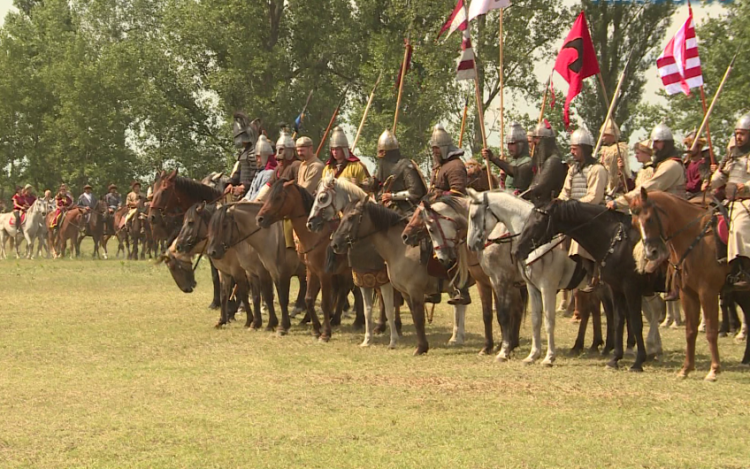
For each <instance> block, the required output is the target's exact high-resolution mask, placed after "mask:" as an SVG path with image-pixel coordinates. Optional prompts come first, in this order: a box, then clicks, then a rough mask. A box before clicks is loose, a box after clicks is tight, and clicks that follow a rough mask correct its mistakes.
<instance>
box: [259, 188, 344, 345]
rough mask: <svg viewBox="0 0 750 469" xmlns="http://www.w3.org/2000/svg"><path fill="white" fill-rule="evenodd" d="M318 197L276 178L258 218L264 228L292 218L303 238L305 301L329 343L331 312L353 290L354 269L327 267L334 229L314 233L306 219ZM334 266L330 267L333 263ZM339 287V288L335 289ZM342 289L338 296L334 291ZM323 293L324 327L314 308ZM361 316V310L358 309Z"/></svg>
mask: <svg viewBox="0 0 750 469" xmlns="http://www.w3.org/2000/svg"><path fill="white" fill-rule="evenodd" d="M313 202H314V199H313V196H312V195H310V193H309V192H307V190H305V189H304V188H302V187H300V186H298V185H297V184H296V182H294V181H288V180H285V179H280V180H278V181H276V182H275V183H274V184H273V186H272V187H271V190H270V191H269V193H268V194H267V196H266V199H265V201H264V202H263V206H262V208H261V209H260V211H259V212H258V215H257V217H256V221H257V223H258V225H259V226H261V227H262V228H269V227H270V226H271V225H273V224H274V223H276V222H279V221H281V220H283V219H285V218H288V219H291V221H292V226H293V228H294V233H295V234H296V236H297V238H298V240H299V251H300V256H302V257H303V258H304V262H305V265H307V294H306V295H305V303H306V305H307V308H306V309H307V310H308V311H310V315H311V318H310V319H311V320H312V323H313V335H314V336H315V337H318V338H319V339H320V340H321V341H323V342H327V341H328V340H330V338H331V325H332V324H331V322H332V321H331V315H332V314H331V313H332V310H333V306H334V304H336V305H338V306H337V307H338V310H337V316H340V309H341V308H342V306H343V300H344V298H345V296H346V294H347V293H348V292H349V291H350V290H351V286H352V277H351V269H350V268H349V266H348V265H347V263H346V262H333V264H335V266H334V267H333V269H327V268H326V265H327V264H328V262H327V261H328V259H327V257H328V244H329V242H328V240H329V237H330V234H331V229H330V228H328V229H325V230H323V231H321V232H318V233H313V232H312V231H310V230H309V229H307V226H306V219H307V216H308V214H309V213H310V210H311V209H312V205H313ZM329 267H330V266H329ZM334 287H338V288H334ZM335 290H338V295H336V296H337V298H334V292H335ZM319 291H320V292H321V301H320V303H321V309H322V310H323V329H322V331H321V323H320V320H319V319H318V314H317V312H316V311H315V309H314V302H315V298H316V297H317V296H318V292H319ZM358 315H359V311H358Z"/></svg>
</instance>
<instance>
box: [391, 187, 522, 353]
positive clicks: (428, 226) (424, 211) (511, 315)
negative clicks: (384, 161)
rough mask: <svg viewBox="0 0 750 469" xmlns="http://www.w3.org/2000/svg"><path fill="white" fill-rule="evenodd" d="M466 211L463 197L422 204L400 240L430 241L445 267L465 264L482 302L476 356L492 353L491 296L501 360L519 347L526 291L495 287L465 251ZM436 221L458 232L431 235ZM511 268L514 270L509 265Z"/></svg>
mask: <svg viewBox="0 0 750 469" xmlns="http://www.w3.org/2000/svg"><path fill="white" fill-rule="evenodd" d="M467 212H468V206H467V203H466V199H465V198H459V197H453V196H444V197H441V198H440V199H438V201H437V202H435V203H433V204H430V203H429V202H426V201H424V202H422V203H421V204H420V205H419V207H417V209H416V210H415V212H414V215H413V216H412V218H411V220H409V223H408V224H407V225H406V228H404V231H403V233H401V237H402V238H403V240H404V243H406V244H407V245H409V246H418V245H419V243H420V241H421V239H422V238H431V239H432V241H433V250H434V251H435V252H438V260H439V261H441V262H444V263H445V265H446V266H448V265H453V264H455V262H457V261H459V260H460V261H465V262H467V263H468V265H467V269H468V271H469V274H470V275H471V277H472V278H473V279H474V280H475V281H476V282H477V290H478V291H479V298H480V299H481V302H482V319H483V321H484V339H485V341H484V347H482V349H481V350H480V351H479V354H480V355H486V354H490V353H493V350H494V340H493V338H492V300H493V297H494V299H495V304H496V310H497V322H498V324H500V329H501V331H502V334H503V340H502V344H503V345H502V346H501V347H500V350H501V353H502V355H499V356H498V359H499V360H503V358H505V357H506V356H508V355H509V354H510V352H511V351H512V350H513V349H514V348H515V347H517V346H518V344H519V329H520V328H521V322H522V319H523V313H524V311H525V309H526V296H525V293H526V292H525V291H522V290H520V289H518V288H515V285H514V282H508V283H502V284H497V285H494V284H493V282H492V280H491V279H490V277H489V276H488V275H487V274H486V273H485V271H484V270H483V269H482V267H481V265H480V262H479V260H478V257H477V254H475V253H474V252H472V251H468V250H467V249H466V243H465V239H466V236H465V233H466V215H467ZM437 219H440V220H443V221H445V222H450V223H454V222H455V224H456V225H457V226H458V227H459V229H457V230H455V231H453V232H452V233H451V234H450V235H448V234H447V233H446V232H442V233H434V230H441V229H442V226H438V224H437V223H442V222H437V223H436V222H435V220H437ZM438 237H439V238H441V241H437V238H438ZM435 241H437V244H435ZM461 251H463V252H461ZM506 259H510V257H509V256H506ZM495 267H496V268H497V267H499V266H495ZM510 268H511V269H513V268H514V266H513V265H512V263H511V265H510ZM523 290H525V288H524V289H523ZM454 327H455V326H454Z"/></svg>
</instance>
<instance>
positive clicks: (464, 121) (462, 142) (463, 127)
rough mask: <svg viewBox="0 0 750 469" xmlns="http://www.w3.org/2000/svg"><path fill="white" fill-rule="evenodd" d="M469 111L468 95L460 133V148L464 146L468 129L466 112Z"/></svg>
mask: <svg viewBox="0 0 750 469" xmlns="http://www.w3.org/2000/svg"><path fill="white" fill-rule="evenodd" d="M468 112H469V97H468V96H467V97H466V101H465V102H464V113H463V116H461V133H460V134H459V135H458V148H461V147H463V146H464V130H465V129H466V114H468Z"/></svg>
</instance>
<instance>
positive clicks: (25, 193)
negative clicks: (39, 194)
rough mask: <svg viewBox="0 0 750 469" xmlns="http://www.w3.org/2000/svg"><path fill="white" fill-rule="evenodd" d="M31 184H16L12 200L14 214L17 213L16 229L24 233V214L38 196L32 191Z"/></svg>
mask: <svg viewBox="0 0 750 469" xmlns="http://www.w3.org/2000/svg"><path fill="white" fill-rule="evenodd" d="M32 189H33V188H32V187H31V184H26V185H25V186H24V187H23V188H21V186H16V193H15V194H13V197H11V200H12V201H13V214H14V215H15V218H16V219H15V222H16V231H18V233H22V230H23V220H22V215H24V214H25V213H26V211H27V210H28V209H29V208H30V207H31V206H32V205H33V204H34V202H35V201H36V197H34V196H33V195H32V193H31V190H32Z"/></svg>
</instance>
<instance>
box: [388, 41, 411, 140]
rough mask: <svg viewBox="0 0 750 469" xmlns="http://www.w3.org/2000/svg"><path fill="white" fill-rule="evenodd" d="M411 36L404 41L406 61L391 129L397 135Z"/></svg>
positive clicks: (402, 68)
mask: <svg viewBox="0 0 750 469" xmlns="http://www.w3.org/2000/svg"><path fill="white" fill-rule="evenodd" d="M409 48H410V44H409V36H408V35H407V36H406V40H405V41H404V61H403V62H402V63H401V76H400V77H399V78H400V79H399V81H398V98H396V114H395V115H394V116H393V128H392V129H391V133H392V134H393V135H394V136H395V135H396V126H397V125H398V110H399V109H400V108H401V94H402V93H403V91H404V80H405V79H406V67H407V65H408V59H409Z"/></svg>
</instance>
